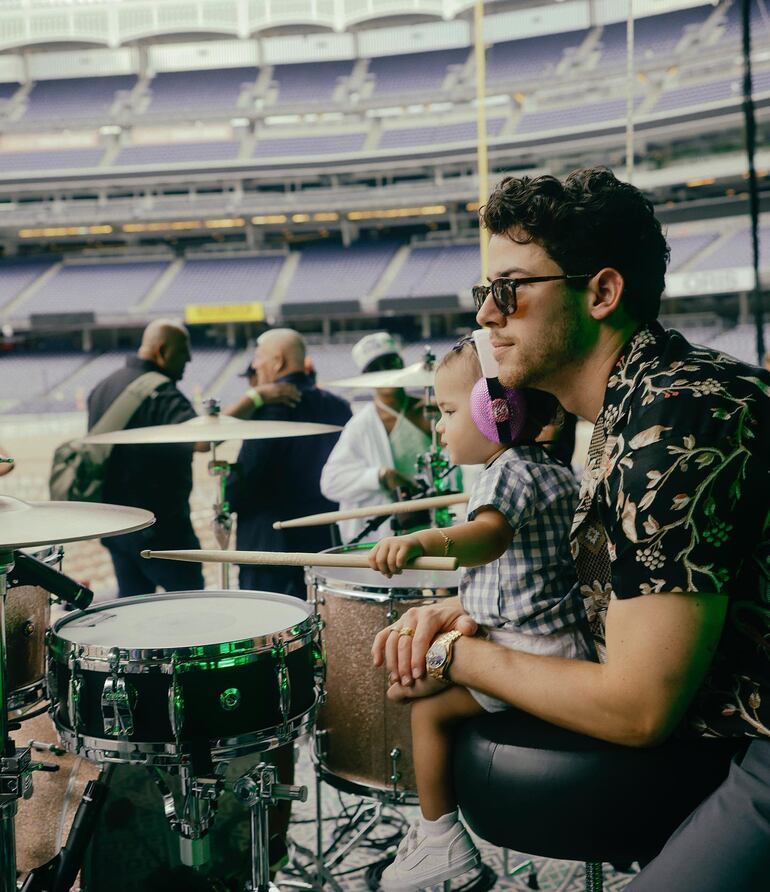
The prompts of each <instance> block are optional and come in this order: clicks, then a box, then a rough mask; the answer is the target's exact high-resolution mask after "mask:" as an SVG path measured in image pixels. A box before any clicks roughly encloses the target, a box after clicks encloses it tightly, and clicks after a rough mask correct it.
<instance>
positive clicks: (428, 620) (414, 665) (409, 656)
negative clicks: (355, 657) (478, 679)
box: [372, 598, 478, 687]
mask: <svg viewBox="0 0 770 892" xmlns="http://www.w3.org/2000/svg"><path fill="white" fill-rule="evenodd" d="M404 628H406V629H414V636H410V635H399V634H398V630H399V629H404ZM477 628H478V626H477V624H476V622H475V621H474V620H473V619H471V617H470V616H468V614H467V613H466V612H465V611H464V610H463V608H462V605H461V604H460V599H459V598H447V599H446V600H442V601H441V602H440V603H438V604H426V605H425V606H424V607H410V608H409V610H407V611H406V613H405V614H404V615H403V616H402V617H401V618H400V619H397V620H396V622H394V623H392V624H391V625H389V626H387V627H386V628H384V629H382V631H380V632H378V633H377V635H376V637H375V639H374V644H373V645H372V660H373V661H374V665H375V666H383V665H384V666H385V668H386V669H387V671H388V674H389V675H391V676H393V677H394V678H398V679H400V681H401V684H402V685H404V687H410V686H411V685H413V684H414V680H415V679H416V678H422V677H423V676H424V675H425V654H426V653H427V652H428V648H429V647H430V646H431V644H432V642H433V639H434V638H435V637H436V635H439V634H440V633H441V632H448V631H450V630H451V629H457V630H458V631H460V632H462V633H463V635H475V634H476V630H477Z"/></svg>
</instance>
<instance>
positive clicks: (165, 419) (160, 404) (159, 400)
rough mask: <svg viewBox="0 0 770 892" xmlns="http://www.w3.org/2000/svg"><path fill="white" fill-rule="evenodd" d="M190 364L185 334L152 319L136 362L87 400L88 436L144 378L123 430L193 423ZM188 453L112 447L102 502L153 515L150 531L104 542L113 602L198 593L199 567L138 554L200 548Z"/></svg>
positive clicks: (185, 448) (189, 449)
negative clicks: (186, 386) (187, 381)
mask: <svg viewBox="0 0 770 892" xmlns="http://www.w3.org/2000/svg"><path fill="white" fill-rule="evenodd" d="M189 361H190V336H189V334H188V332H187V329H186V328H185V327H184V326H183V325H181V324H179V323H177V322H175V321H173V320H171V319H156V320H155V321H153V322H151V323H150V324H149V325H148V326H147V328H146V329H145V330H144V333H143V335H142V342H141V345H140V347H139V350H138V351H137V353H136V355H134V356H130V357H129V358H128V359H127V360H126V364H125V366H124V367H123V368H121V369H118V370H117V371H115V372H113V373H112V374H111V375H109V376H108V377H107V378H105V379H104V381H102V382H101V383H100V384H98V385H97V386H96V387H95V388H94V390H93V391H92V392H91V393H90V395H89V397H88V427H89V430H90V429H91V428H92V427H93V426H94V425H95V424H96V422H97V421H98V420H99V419H100V418H101V417H102V415H104V413H105V412H106V411H107V409H108V408H109V407H110V405H112V403H113V402H114V401H115V400H116V399H117V397H119V396H120V394H122V393H123V392H124V390H125V389H126V387H128V386H129V385H130V384H133V383H134V382H137V384H139V379H140V378H142V379H143V381H144V382H145V384H146V386H147V387H149V388H151V392H149V394H148V396H146V397H145V398H144V400H143V401H142V403H141V404H140V405H139V408H138V409H137V410H136V411H135V412H134V414H133V415H132V416H131V418H130V419H129V421H128V423H127V424H126V425H124V428H126V429H128V428H137V427H150V426H152V425H156V424H177V423H178V422H181V421H187V420H189V419H190V418H194V417H195V414H196V413H195V409H194V408H193V406H192V404H191V403H190V401H189V400H188V399H187V397H186V396H185V395H184V394H183V393H181V392H180V391H179V389H178V388H177V382H178V381H180V380H181V378H182V376H183V375H184V370H185V366H186V365H187V363H188V362H189ZM193 449H194V447H193V446H192V445H191V444H190V445H164V446H154V445H153V446H115V447H114V448H113V450H112V452H111V453H110V457H109V460H108V463H107V471H106V475H105V480H104V495H103V499H104V501H105V502H109V503H112V504H115V505H132V506H134V507H136V508H146V509H147V510H148V511H152V513H153V514H154V515H155V518H156V521H155V524H154V526H151V527H149V528H148V529H146V530H141V531H140V532H138V533H130V534H129V535H127V536H116V537H114V538H110V539H104V540H103V542H102V544H103V545H104V546H105V548H107V550H108V551H109V552H110V556H111V557H112V563H113V565H114V567H115V576H116V577H117V581H118V597H121V598H122V597H127V596H129V595H142V594H149V593H152V592H155V591H156V589H157V588H162V589H165V590H166V591H185V590H199V589H202V588H203V573H202V572H201V567H200V565H199V564H187V563H181V562H176V561H147V560H144V559H143V558H142V557H140V555H139V552H140V551H141V550H142V549H143V548H154V549H163V548H200V543H199V542H198V538H197V536H196V535H195V533H194V532H193V527H192V523H191V522H190V491H191V490H192V454H193Z"/></svg>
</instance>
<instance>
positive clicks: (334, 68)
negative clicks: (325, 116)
mask: <svg viewBox="0 0 770 892" xmlns="http://www.w3.org/2000/svg"><path fill="white" fill-rule="evenodd" d="M352 71H353V62H350V61H348V62H301V63H296V64H293V65H276V66H275V68H273V80H274V81H275V82H276V84H277V86H278V96H277V98H276V105H294V104H302V103H305V104H310V103H314V102H330V101H331V99H332V95H333V94H334V91H335V90H336V88H337V84H338V82H339V80H340V79H341V78H345V77H348V76H349V75H350V74H351V72H352Z"/></svg>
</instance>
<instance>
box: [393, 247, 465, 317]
mask: <svg viewBox="0 0 770 892" xmlns="http://www.w3.org/2000/svg"><path fill="white" fill-rule="evenodd" d="M479 263H480V261H479V246H478V245H477V244H473V245H459V246H452V247H450V246H435V245H433V246H430V247H423V248H413V249H412V250H411V252H410V254H409V257H408V258H407V260H406V262H405V263H404V265H403V266H402V267H401V269H400V270H399V272H398V274H397V275H396V277H395V278H394V279H393V282H392V283H391V285H390V287H389V288H388V290H387V293H386V295H385V296H384V297H383V298H382V299H381V300H380V301H379V303H378V308H379V310H380V311H388V310H393V311H397V310H398V309H401V310H402V311H405V310H407V308H408V310H409V311H411V312H414V311H419V310H421V309H428V308H434V309H435V308H436V307H438V306H444V307H446V308H447V309H450V308H452V307H456V306H457V305H458V301H457V296H458V294H460V293H461V292H463V291H468V290H470V288H471V287H472V286H473V285H474V284H476V282H478V280H479Z"/></svg>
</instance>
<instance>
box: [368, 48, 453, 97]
mask: <svg viewBox="0 0 770 892" xmlns="http://www.w3.org/2000/svg"><path fill="white" fill-rule="evenodd" d="M468 53H469V50H468V49H467V48H464V49H456V50H434V51H433V52H427V53H403V54H401V55H396V56H380V57H378V58H376V59H370V60H369V68H368V74H369V77H370V78H371V79H373V81H374V91H373V95H374V96H397V95H401V94H407V93H429V92H438V91H439V90H440V89H441V87H442V85H443V83H444V81H445V79H446V76H447V73H448V70H449V66H450V65H464V64H465V62H466V61H467V59H468Z"/></svg>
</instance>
